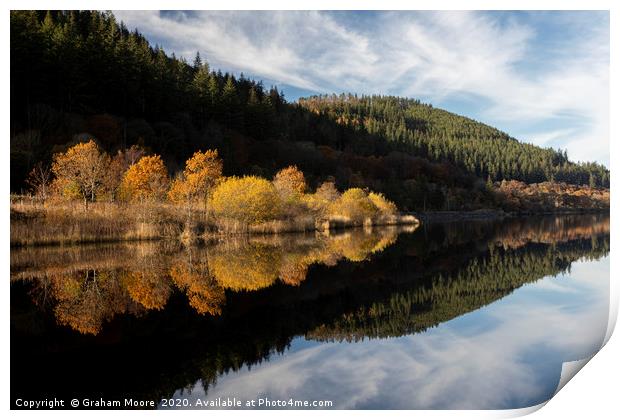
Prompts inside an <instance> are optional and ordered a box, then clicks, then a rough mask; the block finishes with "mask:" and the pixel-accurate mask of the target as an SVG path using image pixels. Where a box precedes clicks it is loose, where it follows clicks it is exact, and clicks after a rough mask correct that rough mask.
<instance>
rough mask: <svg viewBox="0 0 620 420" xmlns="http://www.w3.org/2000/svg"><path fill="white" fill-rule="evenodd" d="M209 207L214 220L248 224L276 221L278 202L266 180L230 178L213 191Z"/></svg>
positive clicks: (275, 192) (272, 188) (278, 208)
mask: <svg viewBox="0 0 620 420" xmlns="http://www.w3.org/2000/svg"><path fill="white" fill-rule="evenodd" d="M210 205H211V209H212V210H213V212H214V214H215V215H216V217H219V218H223V219H234V220H237V221H240V222H243V223H246V224H251V223H260V222H264V221H266V220H271V219H275V218H277V217H278V216H279V210H280V199H279V196H278V192H277V191H276V189H275V187H274V186H273V184H272V183H271V182H269V181H267V180H266V179H263V178H258V177H255V176H246V177H243V178H237V177H232V178H227V179H226V180H224V181H222V182H221V183H220V184H219V185H218V186H217V187H216V188H215V190H214V191H213V196H212V198H211V204H210Z"/></svg>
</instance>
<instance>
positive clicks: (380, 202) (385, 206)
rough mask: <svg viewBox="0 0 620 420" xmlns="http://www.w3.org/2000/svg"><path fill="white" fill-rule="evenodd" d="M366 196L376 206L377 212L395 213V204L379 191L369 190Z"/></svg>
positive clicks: (385, 214) (383, 213) (384, 213)
mask: <svg viewBox="0 0 620 420" xmlns="http://www.w3.org/2000/svg"><path fill="white" fill-rule="evenodd" d="M368 198H369V199H370V201H372V203H373V204H374V205H375V206H376V207H377V209H378V210H379V213H380V214H381V215H383V216H391V215H393V214H396V212H397V210H398V209H397V208H396V204H394V203H393V202H391V201H390V200H388V199H387V198H385V197H384V196H383V194H381V193H374V192H371V193H369V194H368Z"/></svg>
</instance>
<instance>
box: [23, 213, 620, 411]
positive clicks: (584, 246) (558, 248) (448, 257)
mask: <svg viewBox="0 0 620 420" xmlns="http://www.w3.org/2000/svg"><path fill="white" fill-rule="evenodd" d="M585 220H586V221H585V222H581V221H580V220H579V219H575V220H573V222H570V221H564V222H558V221H557V220H554V218H550V219H542V220H539V219H533V220H531V221H530V223H529V224H528V223H527V222H524V221H521V220H514V221H505V222H502V223H497V224H493V223H479V224H474V223H458V224H447V225H446V224H444V225H438V226H431V225H429V226H422V228H420V229H418V230H417V231H416V232H414V233H413V234H411V235H403V236H401V237H400V238H399V240H398V241H396V242H395V243H392V242H394V238H395V233H392V234H386V233H383V232H382V233H379V232H372V233H370V232H366V233H364V232H361V231H360V233H359V234H360V235H363V236H361V237H356V236H355V235H356V234H355V233H353V232H341V233H337V234H335V235H334V236H331V237H321V236H319V237H314V236H307V235H306V236H295V235H291V236H282V237H270V238H253V239H251V240H239V241H237V242H235V243H233V242H230V241H228V242H227V243H218V244H215V245H209V246H206V247H203V248H186V249H183V250H180V249H179V248H176V247H171V248H165V249H162V250H161V251H159V252H155V253H153V252H138V251H136V250H135V249H133V248H131V247H129V248H128V249H126V250H125V251H123V252H122V253H121V254H119V255H118V258H117V260H122V261H123V262H124V263H123V264H124V265H123V268H122V270H121V269H118V268H115V270H117V271H118V270H120V271H118V272H119V273H121V274H122V273H123V272H124V271H130V272H140V270H141V272H146V273H150V272H155V273H162V274H161V276H160V277H159V279H160V280H161V281H162V282H164V283H166V281H168V283H166V284H169V285H170V287H171V289H172V292H171V295H170V298H169V299H168V301H167V304H166V305H167V307H166V310H162V311H150V312H149V316H144V317H140V318H138V319H134V318H133V317H118V318H119V322H118V323H114V325H113V326H115V327H117V328H119V329H121V331H122V332H123V334H118V336H119V337H120V338H119V340H120V341H119V342H118V343H115V346H114V348H116V349H117V353H116V354H122V355H123V357H122V358H121V359H123V360H127V361H128V362H127V363H126V364H124V365H122V366H118V364H119V363H121V362H119V360H118V358H114V360H112V359H110V360H109V361H104V362H103V363H102V365H101V367H98V369H99V370H98V371H97V372H98V375H91V376H92V378H91V376H88V377H85V375H84V373H83V372H82V371H80V369H78V368H77V367H73V366H80V365H84V364H87V363H88V361H89V360H88V357H89V356H88V355H90V354H91V353H92V352H93V351H96V350H98V349H99V347H97V346H96V345H93V344H92V342H91V341H87V338H92V337H86V338H83V341H81V342H80V343H81V346H76V345H75V342H74V341H71V340H73V339H75V336H78V337H81V335H79V334H76V335H73V336H72V338H68V337H67V336H63V335H61V334H59V333H56V330H55V329H50V330H48V332H47V334H48V335H46V336H45V337H43V338H37V340H40V341H34V342H35V343H39V345H36V346H27V345H25V344H24V345H23V348H19V350H21V351H17V352H14V351H12V352H11V354H12V363H13V360H14V359H13V357H16V358H18V357H19V358H23V359H24V361H26V360H27V361H28V363H23V364H20V366H22V365H27V369H31V370H32V372H33V375H35V374H36V375H37V377H38V378H40V377H43V378H44V379H42V382H41V384H40V385H38V384H37V386H40V387H41V389H44V388H45V385H46V383H45V378H58V377H63V378H66V379H63V380H66V383H67V385H66V389H71V386H73V384H74V383H76V382H77V381H79V382H80V383H81V385H82V386H83V387H84V389H86V390H99V391H100V390H104V391H105V393H106V396H111V395H114V393H118V394H121V396H127V395H130V396H136V397H142V398H154V399H159V398H162V397H169V396H171V395H172V394H173V392H174V391H175V390H177V389H179V388H187V387H190V386H192V385H193V384H195V383H196V382H197V381H200V382H201V383H202V384H203V387H204V388H205V389H207V388H208V387H209V386H210V385H211V384H213V383H214V382H215V381H216V379H217V378H218V377H219V376H220V375H222V374H224V373H225V372H228V371H231V370H233V371H234V370H238V369H241V368H242V367H244V366H251V365H253V364H256V363H261V362H262V361H264V360H266V359H268V358H269V357H270V355H271V354H273V353H274V352H282V351H284V350H285V349H286V348H287V346H288V345H289V344H290V342H291V340H292V339H293V338H294V337H297V336H305V337H307V338H309V339H315V340H334V341H340V340H351V341H355V340H360V339H364V338H378V337H393V336H399V335H403V334H409V333H414V332H417V331H422V330H424V329H425V328H429V327H432V326H434V325H437V324H438V323H441V322H445V321H447V320H450V319H452V318H454V317H456V316H459V315H461V314H464V313H467V312H470V311H472V310H475V309H477V308H480V307H481V306H484V305H487V304H490V303H491V302H493V301H495V300H497V299H501V298H502V297H504V296H506V295H507V294H509V293H511V292H512V291H513V290H515V289H516V288H518V287H520V286H521V285H523V284H525V283H528V282H531V281H535V280H537V279H539V278H541V277H543V276H546V275H554V274H558V273H561V272H564V271H565V270H568V269H569V268H570V265H571V263H572V262H573V261H575V260H577V259H579V258H584V257H585V258H592V259H596V258H600V257H601V256H604V255H607V253H608V252H609V222H608V221H609V218H608V217H607V218H605V217H603V218H602V219H595V220H590V219H589V218H586V219H585ZM588 225H589V227H588ZM515 226H516V227H515ZM519 229H521V230H522V231H523V234H524V236H525V238H526V239H524V240H523V243H521V240H520V239H519V237H518V231H519ZM347 234H349V236H347ZM373 235H375V236H374V239H373V240H369V238H370V237H373ZM390 235H392V236H390ZM390 238H391V239H390ZM554 238H558V239H557V240H556V239H554ZM389 244H392V245H391V246H389V247H388V246H387V245H389ZM347 247H348V248H350V249H346V248H347ZM383 247H385V248H384V250H383V252H378V250H380V249H382V248H383ZM352 250H354V251H355V252H354V251H352ZM373 252H374V254H373ZM36 253H37V254H36V255H37V256H38V257H40V256H41V255H42V251H36ZM345 254H346V255H350V256H352V257H353V258H351V259H349V258H347V257H345ZM153 255H156V256H157V258H156V259H155V261H154V259H153ZM248 255H249V256H248ZM364 255H366V257H365V258H367V257H368V256H371V255H372V258H369V259H368V260H367V261H365V262H364V263H362V264H359V263H356V262H355V261H354V260H359V259H362V257H363V256H364ZM83 256H86V255H83ZM147 257H149V258H150V259H149V260H145V258H147ZM63 258H64V257H63ZM218 258H219V264H221V265H222V266H224V262H225V261H226V259H229V260H231V262H232V260H236V261H237V263H238V264H239V268H237V269H236V270H237V271H234V270H229V271H227V272H225V275H226V276H228V280H227V281H228V283H227V282H226V280H225V281H222V280H221V279H220V278H218V277H217V276H216V273H215V270H214V267H215V266H216V265H217V263H216V264H215V265H214V263H213V262H214V260H215V261H218V260H217V259H218ZM262 260H264V261H271V262H273V264H274V265H273V267H272V268H271V269H267V268H264V263H261V261H262ZM338 260H340V263H339V264H337V265H336V266H335V267H326V266H325V265H326V264H327V263H330V264H332V265H333V264H335V262H336V261H338ZM110 261H111V260H110V259H107V258H106V259H101V261H99V262H100V263H101V264H104V263H105V265H106V266H108V270H110V267H111V262H110ZM76 263H77V261H76ZM79 263H80V264H82V266H83V264H85V260H84V258H82V259H80V262H79ZM96 263H97V261H95V260H93V261H92V263H91V264H92V266H96ZM11 264H12V275H13V276H14V278H24V277H20V274H19V273H21V272H23V270H21V271H20V270H18V269H17V267H24V266H27V265H28V264H27V261H26V260H25V259H21V257H20V258H17V259H15V260H14V259H13V258H12V261H11ZM13 264H15V265H13ZM36 264H38V270H39V272H41V273H44V272H45V271H44V270H43V265H42V264H41V262H40V261H39V262H37V263H36ZM246 264H247V265H248V266H255V267H257V268H256V270H257V271H258V272H259V273H262V274H260V275H256V279H258V280H255V281H253V282H251V283H244V280H243V278H242V277H236V276H238V275H245V274H244V273H245V272H244V271H243V265H246ZM261 264H263V267H261ZM14 267H15V268H14ZM146 267H151V268H149V270H150V271H149V270H146ZM159 267H165V269H164V270H161V269H160V268H159ZM138 268H140V270H139V269H138ZM48 269H49V272H50V273H53V275H50V276H47V278H48V282H50V283H51V284H52V286H51V287H47V289H49V292H48V293H49V294H50V295H53V296H54V299H55V300H56V301H57V304H58V307H59V308H60V309H56V310H55V311H59V310H60V311H64V314H65V315H63V317H60V316H59V317H58V319H59V320H62V323H63V324H64V325H71V326H72V327H73V328H75V329H76V330H78V331H81V332H86V333H90V334H95V333H96V332H97V331H99V330H100V325H101V322H103V321H105V320H109V319H111V318H112V317H114V316H115V314H122V313H137V312H138V311H145V308H146V307H147V305H145V303H144V302H143V301H141V299H140V298H139V297H136V296H139V294H137V293H136V292H132V291H131V290H130V289H131V286H128V280H126V279H124V278H123V277H122V275H120V274H119V275H118V278H119V280H116V277H114V276H115V274H114V273H115V271H114V270H111V275H110V277H109V279H110V280H109V281H104V278H103V277H101V272H102V270H103V268H98V272H97V282H96V283H97V284H96V286H97V287H98V288H99V292H98V293H100V294H99V295H97V294H95V293H93V290H94V289H93V290H91V289H89V288H92V287H93V285H92V284H91V283H92V281H93V280H94V273H91V274H89V275H84V273H85V271H83V270H82V271H79V270H76V271H75V272H73V274H72V275H67V274H63V275H62V276H59V274H58V273H59V272H61V271H62V270H61V267H58V266H54V265H53V264H51V265H49V266H48ZM29 270H32V269H29ZM261 270H263V271H262V272H261ZM103 271H105V270H103ZM78 272H79V273H81V274H79V275H77V273H78ZM29 273H32V271H29ZM220 275H221V273H220ZM54 276H57V277H58V279H57V280H53V278H54ZM61 277H62V278H63V279H62V280H59V279H60V278H61ZM277 277H279V278H280V279H281V282H278V281H276V280H275V278H277ZM224 278H225V276H224ZM141 281H142V280H141ZM152 281H155V280H148V281H147V285H146V286H144V285H142V286H140V287H142V288H144V289H145V290H146V289H148V287H153V288H154V290H159V289H157V287H155V285H156V284H157V283H150V282H152ZM34 282H36V281H34ZM248 284H249V285H254V286H253V287H256V288H255V290H252V291H251V292H250V288H249V286H248ZM258 284H264V285H269V286H270V287H262V288H260V287H257V286H256V285H258ZM291 284H295V287H290V285H291ZM59 287H60V288H61V290H57V288H59ZM226 288H228V290H227V291H226V293H224V290H225V289H226ZM42 289H45V288H41V290H42ZM32 290H39V289H32ZM175 290H176V292H175ZM235 290H239V291H243V292H235ZM175 296H177V297H179V299H180V301H181V302H182V305H176V304H175V302H178V301H179V299H177V298H175ZM186 296H187V297H186ZM54 299H53V300H54ZM186 299H187V300H189V301H190V304H191V306H192V307H193V308H194V309H195V310H194V309H192V310H190V311H188V310H187V308H186V305H185V303H184V301H185V300H186ZM134 301H135V302H134ZM136 302H137V303H136ZM147 302H148V301H147ZM155 302H158V301H155ZM138 303H139V304H138ZM55 304H56V303H55ZM153 305H155V304H153ZM175 305H176V306H175ZM12 310H13V309H12ZM196 312H199V313H204V314H210V315H218V316H217V317H214V316H196ZM66 314H69V315H66ZM74 319H78V320H79V322H76V321H75V320H74ZM69 320H71V322H73V324H71V323H70V322H69ZM123 320H126V321H127V322H126V323H123ZM12 322H14V321H13V320H12ZM73 325H76V326H75V327H74V326H73ZM15 328H16V329H17V328H19V323H16V325H15ZM29 328H30V324H29V325H27V326H24V327H23V331H26V332H24V333H23V334H28V333H29V331H30V330H29ZM12 331H13V327H12ZM20 331H22V330H20ZM144 331H147V333H145V332H144ZM133 337H138V338H139V339H133ZM32 340H34V339H32ZM45 340H49V341H50V342H51V343H53V347H54V348H55V349H57V353H54V354H64V353H66V354H70V355H71V357H70V358H68V359H67V360H72V363H71V364H70V365H68V364H67V363H51V362H50V360H51V359H50V358H52V359H53V358H54V357H56V356H55V355H50V353H48V352H45V351H43V350H40V349H42V348H44V347H43V346H42V345H40V343H41V342H44V343H45V342H46V341H45ZM142 341H145V344H143V345H142V344H141V342H142ZM15 343H20V341H15ZM12 345H13V344H12ZM16 345H18V344H16ZM89 346H90V347H89ZM76 347H77V348H79V349H80V352H79V354H78V355H76V354H75V353H71V349H72V348H76ZM145 348H146V349H147V350H148V351H145ZM12 350H13V348H12ZM106 351H107V349H106ZM147 353H148V354H147ZM13 354H16V355H17V356H13ZM22 354H23V355H22ZM39 360H40V362H38V361H39ZM161 360H166V361H167V363H166V364H165V365H164V364H161V363H158V361H161ZM33 361H34V362H33ZM78 362H79V363H78ZM42 372H43V373H45V374H42ZM119 378H123V386H124V388H122V389H120V388H119V381H118V379H119ZM49 380H50V381H51V380H52V379H49ZM31 382H32V381H30V382H28V385H29V386H30V385H31ZM51 386H52V385H49V384H48V388H50V387H51ZM53 386H54V387H56V388H55V389H61V387H62V386H65V385H59V384H58V383H54V384H53Z"/></svg>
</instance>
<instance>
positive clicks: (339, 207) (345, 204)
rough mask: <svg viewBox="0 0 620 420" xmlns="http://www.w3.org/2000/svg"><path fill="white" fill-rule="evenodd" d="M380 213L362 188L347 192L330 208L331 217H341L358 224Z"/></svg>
mask: <svg viewBox="0 0 620 420" xmlns="http://www.w3.org/2000/svg"><path fill="white" fill-rule="evenodd" d="M377 212H378V209H377V206H376V205H375V204H374V203H373V202H372V200H371V199H370V198H369V197H368V194H366V192H365V191H364V190H362V189H361V188H351V189H348V190H346V191H345V192H344V193H343V194H342V196H341V197H340V198H339V199H338V200H336V201H335V202H334V203H333V204H332V205H331V206H330V215H331V216H341V217H345V218H347V219H349V220H352V221H353V222H356V223H361V222H364V221H365V220H366V219H369V218H373V217H374V216H376V214H377Z"/></svg>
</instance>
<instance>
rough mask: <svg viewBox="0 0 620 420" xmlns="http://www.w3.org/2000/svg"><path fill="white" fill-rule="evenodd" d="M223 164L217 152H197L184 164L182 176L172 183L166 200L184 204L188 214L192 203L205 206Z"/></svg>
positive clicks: (219, 176)
mask: <svg viewBox="0 0 620 420" xmlns="http://www.w3.org/2000/svg"><path fill="white" fill-rule="evenodd" d="M222 169H223V162H222V159H220V157H219V156H218V153H217V150H207V151H206V152H204V153H203V152H201V151H198V152H196V153H194V155H193V156H192V157H191V158H189V159H188V160H187V161H186V162H185V170H184V171H183V175H182V176H181V177H178V178H177V179H175V180H174V182H173V183H172V186H171V188H170V191H169V192H168V198H169V199H170V200H171V201H172V202H175V203H185V204H187V206H188V212H190V213H191V206H192V204H193V203H194V202H199V203H202V204H203V205H204V206H205V209H206V205H207V198H208V197H209V194H210V192H211V190H212V188H213V187H214V186H215V184H216V183H217V182H218V180H219V179H220V178H221V177H222Z"/></svg>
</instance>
